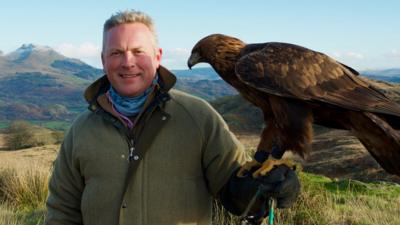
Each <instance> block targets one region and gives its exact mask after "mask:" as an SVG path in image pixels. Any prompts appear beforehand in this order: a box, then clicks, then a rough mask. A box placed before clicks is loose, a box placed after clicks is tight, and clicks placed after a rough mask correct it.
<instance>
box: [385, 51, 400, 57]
mask: <svg viewBox="0 0 400 225" xmlns="http://www.w3.org/2000/svg"><path fill="white" fill-rule="evenodd" d="M387 56H389V57H392V58H400V51H399V50H397V49H393V50H392V51H390V52H389V53H388V54H387Z"/></svg>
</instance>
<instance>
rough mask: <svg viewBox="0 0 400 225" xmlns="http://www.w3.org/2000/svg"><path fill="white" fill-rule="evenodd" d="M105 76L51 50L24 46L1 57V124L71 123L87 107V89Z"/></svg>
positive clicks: (35, 46)
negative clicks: (11, 122) (85, 97)
mask: <svg viewBox="0 0 400 225" xmlns="http://www.w3.org/2000/svg"><path fill="white" fill-rule="evenodd" d="M101 74H102V71H101V70H99V69H96V68H94V67H91V66H89V65H87V64H85V63H83V62H82V61H80V60H78V59H72V58H67V57H65V56H63V55H61V54H59V53H58V52H56V51H54V50H53V49H51V48H49V47H46V46H38V45H33V44H24V45H22V46H21V47H20V48H18V49H17V50H15V51H13V52H11V53H9V54H7V55H3V56H0V89H1V90H2V91H1V93H0V106H1V107H0V121H7V120H13V119H27V120H56V119H58V120H66V121H70V120H72V119H73V118H74V117H75V113H74V112H75V111H76V109H77V108H78V109H79V108H82V106H83V105H84V102H83V99H82V91H83V89H84V87H85V86H87V85H88V84H89V83H90V82H91V81H92V80H93V79H96V78H97V77H99V76H100V75H101Z"/></svg>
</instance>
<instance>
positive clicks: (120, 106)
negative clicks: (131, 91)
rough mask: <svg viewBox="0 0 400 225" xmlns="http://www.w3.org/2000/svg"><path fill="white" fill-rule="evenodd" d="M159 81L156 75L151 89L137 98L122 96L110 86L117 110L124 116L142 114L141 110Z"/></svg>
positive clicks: (110, 93)
mask: <svg viewBox="0 0 400 225" xmlns="http://www.w3.org/2000/svg"><path fill="white" fill-rule="evenodd" d="M157 81H158V76H157V75H156V77H155V78H154V80H153V83H152V84H151V85H150V87H148V88H147V89H146V90H145V91H144V92H143V93H142V94H141V95H138V96H135V97H125V96H121V95H119V94H118V93H117V91H116V90H115V89H114V88H113V87H112V86H111V85H110V89H109V90H108V93H109V96H110V99H111V102H112V104H113V106H114V108H115V110H116V111H118V112H119V113H121V114H122V115H124V116H135V115H137V114H138V113H139V112H140V110H142V107H143V105H144V103H145V102H146V99H147V97H148V95H149V94H150V92H151V91H152V90H153V87H154V85H156V84H157Z"/></svg>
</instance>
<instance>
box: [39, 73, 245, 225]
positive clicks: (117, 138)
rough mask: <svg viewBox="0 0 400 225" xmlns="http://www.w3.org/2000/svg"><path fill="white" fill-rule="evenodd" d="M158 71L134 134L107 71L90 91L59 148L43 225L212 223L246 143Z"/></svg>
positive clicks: (199, 101) (221, 120)
mask: <svg viewBox="0 0 400 225" xmlns="http://www.w3.org/2000/svg"><path fill="white" fill-rule="evenodd" d="M158 74H159V76H160V78H161V80H162V81H163V82H161V83H162V84H161V85H160V86H157V89H155V90H154V91H153V93H152V94H151V96H150V97H149V99H148V101H147V102H146V103H145V110H142V112H141V113H140V114H139V116H138V117H137V118H136V120H135V121H136V125H135V127H134V129H133V130H131V131H130V130H128V129H127V128H126V126H124V123H123V121H121V120H120V119H119V118H118V117H116V116H115V115H114V114H115V113H113V111H112V110H111V106H110V103H108V102H107V100H106V98H105V95H104V91H105V90H107V89H108V86H109V83H108V80H107V78H106V76H104V77H102V78H100V79H99V80H97V81H96V82H95V83H93V84H92V85H91V86H90V87H89V88H88V89H87V90H86V92H85V97H86V99H87V100H88V102H89V103H90V107H89V108H90V110H88V111H86V112H84V113H83V114H81V115H80V116H79V117H78V118H77V119H76V120H75V122H74V123H73V125H72V127H71V128H70V130H69V132H68V133H67V135H66V137H65V139H64V142H63V144H62V146H61V149H60V152H59V154H58V157H57V159H56V162H55V166H54V171H53V174H52V177H51V180H50V184H49V190H50V195H49V197H48V200H47V210H48V212H47V216H46V221H45V224H47V225H56V224H57V225H67V224H68V225H69V224H85V225H117V224H122V225H162V224H167V225H169V224H171V225H172V224H211V208H212V198H213V197H216V196H217V194H218V192H219V190H220V189H221V188H222V187H223V185H224V184H225V183H226V181H227V180H228V178H229V177H230V175H231V174H232V172H233V171H234V170H235V169H236V168H238V166H239V165H240V164H241V163H242V162H243V160H244V154H243V147H242V145H241V144H240V143H239V142H238V141H237V139H236V138H235V137H234V136H233V134H232V133H231V132H230V131H229V130H228V127H227V125H226V124H225V123H224V121H223V119H222V118H221V116H219V115H218V113H217V112H216V111H215V110H214V109H213V108H212V107H211V106H210V105H209V104H208V103H206V102H205V101H203V100H201V99H199V98H196V97H193V96H191V95H188V94H185V93H183V92H180V91H177V90H173V89H171V87H172V86H173V85H174V83H175V80H176V78H175V76H174V75H172V74H171V73H170V72H169V71H168V70H166V69H165V68H163V67H160V69H159V70H158ZM170 89H171V90H170ZM130 149H132V151H131V150H130ZM130 154H131V156H130ZM128 168H130V169H131V170H134V171H132V173H131V174H130V175H129V176H130V177H129V179H126V176H127V174H128V173H127V171H128ZM126 180H127V185H126V188H124V187H125V181H126Z"/></svg>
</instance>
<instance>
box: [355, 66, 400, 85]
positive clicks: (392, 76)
mask: <svg viewBox="0 0 400 225" xmlns="http://www.w3.org/2000/svg"><path fill="white" fill-rule="evenodd" d="M361 74H362V75H363V76H366V77H368V78H371V79H374V80H381V81H387V82H394V83H400V68H392V69H385V70H366V71H362V72H361Z"/></svg>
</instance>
